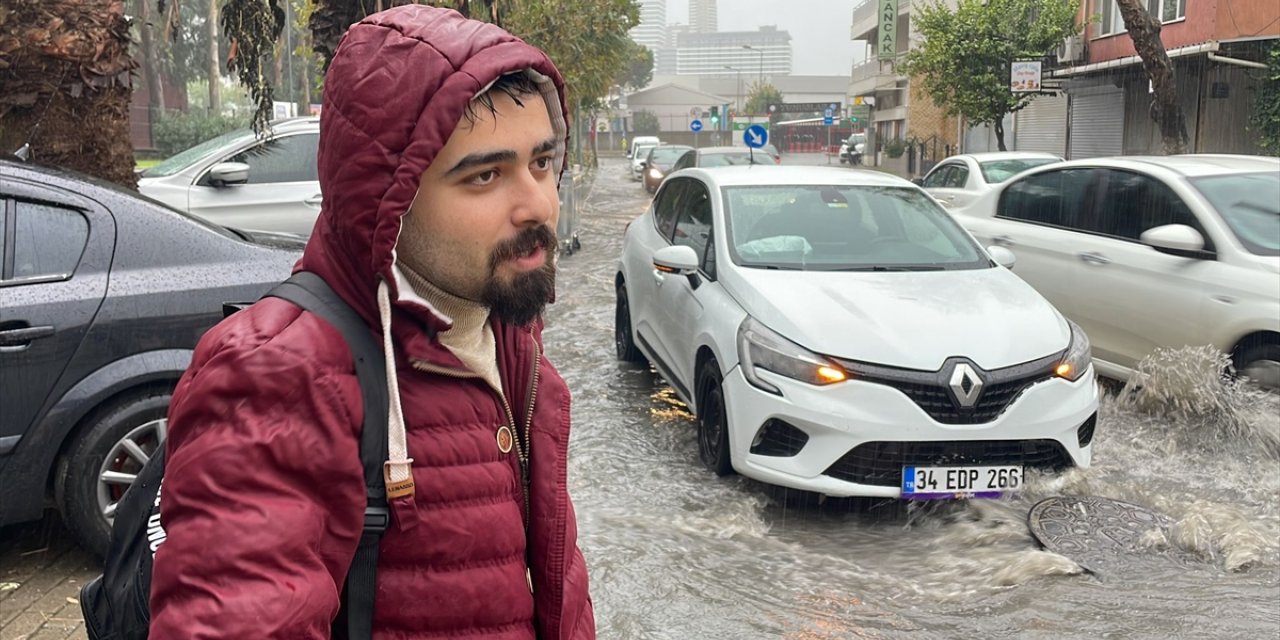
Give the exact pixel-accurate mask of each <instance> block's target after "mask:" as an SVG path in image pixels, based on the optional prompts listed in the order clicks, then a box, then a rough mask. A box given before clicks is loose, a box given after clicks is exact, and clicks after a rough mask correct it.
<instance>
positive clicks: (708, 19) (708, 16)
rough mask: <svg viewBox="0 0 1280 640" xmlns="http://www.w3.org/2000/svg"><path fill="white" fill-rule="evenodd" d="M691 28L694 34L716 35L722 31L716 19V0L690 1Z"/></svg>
mask: <svg viewBox="0 0 1280 640" xmlns="http://www.w3.org/2000/svg"><path fill="white" fill-rule="evenodd" d="M689 27H690V28H691V29H692V30H693V32H694V33H715V32H717V31H719V30H720V21H719V19H718V18H717V17H716V0H689Z"/></svg>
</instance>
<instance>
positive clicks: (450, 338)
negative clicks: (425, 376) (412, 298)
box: [398, 261, 502, 395]
mask: <svg viewBox="0 0 1280 640" xmlns="http://www.w3.org/2000/svg"><path fill="white" fill-rule="evenodd" d="M398 266H399V267H400V271H401V272H402V273H403V274H404V276H405V279H406V280H408V281H409V286H411V287H413V292H414V293H416V294H418V295H419V296H421V297H422V299H423V300H426V301H427V302H429V303H431V306H433V307H435V308H436V309H438V310H439V311H440V312H441V313H443V314H445V315H446V316H449V317H450V318H452V319H453V326H452V327H450V328H449V330H448V331H441V332H440V333H439V334H437V335H436V339H438V340H439V341H440V344H443V345H444V346H445V347H446V348H448V349H449V351H451V352H452V353H453V355H455V356H457V357H458V359H459V360H461V361H462V363H463V364H465V365H467V368H469V369H471V370H472V371H474V372H475V373H476V375H478V376H480V377H481V378H482V379H484V381H485V382H487V383H489V386H490V387H493V389H494V391H497V392H498V394H499V395H501V394H502V380H501V378H499V377H498V352H497V347H496V346H495V345H494V341H493V328H491V327H490V326H489V307H486V306H484V305H483V304H480V303H479V302H475V301H472V300H467V299H465V298H459V297H458V296H455V295H453V294H451V293H449V292H447V291H444V290H443V289H441V288H440V287H437V286H435V285H433V284H431V283H430V282H428V281H427V279H426V278H424V277H422V276H421V275H420V274H418V273H417V272H416V271H414V270H413V269H411V268H409V266H408V265H406V264H405V263H404V262H403V261H401V262H400V263H399V265H398Z"/></svg>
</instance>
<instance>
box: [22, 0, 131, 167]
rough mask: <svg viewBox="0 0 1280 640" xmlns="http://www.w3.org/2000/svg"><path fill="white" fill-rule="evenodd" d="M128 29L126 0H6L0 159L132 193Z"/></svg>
mask: <svg viewBox="0 0 1280 640" xmlns="http://www.w3.org/2000/svg"><path fill="white" fill-rule="evenodd" d="M129 44H130V38H129V23H128V21H127V20H126V19H125V9H124V0H107V1H100V2H84V1H83V0H5V3H4V9H3V10H0V155H2V156H5V157H9V155H10V154H11V153H13V152H14V151H16V150H17V149H18V148H19V147H21V146H22V145H23V144H30V145H31V149H30V151H31V161H32V162H34V163H37V164H42V165H46V166H57V167H64V168H68V169H74V170H76V171H81V172H84V173H87V174H90V175H93V176H97V177H99V178H103V179H106V180H110V181H112V182H115V183H117V184H121V185H125V186H129V187H133V186H134V185H136V184H137V179H136V178H135V176H134V173H133V146H132V145H131V144H130V142H129V99H130V96H131V95H132V90H131V88H130V77H129V74H130V72H131V71H132V70H133V69H134V68H135V67H136V66H137V63H136V62H134V60H133V58H132V57H130V55H129Z"/></svg>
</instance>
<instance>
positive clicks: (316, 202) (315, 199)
mask: <svg viewBox="0 0 1280 640" xmlns="http://www.w3.org/2000/svg"><path fill="white" fill-rule="evenodd" d="M302 202H303V203H304V204H309V205H311V206H313V207H318V206H320V203H322V202H324V194H321V193H317V194H315V195H314V196H311V197H310V198H306V199H304V200H303V201H302Z"/></svg>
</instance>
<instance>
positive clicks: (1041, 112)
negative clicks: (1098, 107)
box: [1014, 94, 1067, 157]
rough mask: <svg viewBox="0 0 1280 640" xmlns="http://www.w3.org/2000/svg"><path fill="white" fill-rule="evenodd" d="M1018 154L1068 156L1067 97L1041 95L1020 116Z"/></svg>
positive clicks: (1017, 120) (1018, 123) (1017, 116)
mask: <svg viewBox="0 0 1280 640" xmlns="http://www.w3.org/2000/svg"><path fill="white" fill-rule="evenodd" d="M1014 117H1015V118H1016V123H1017V124H1016V126H1017V140H1018V151H1040V152H1043V153H1052V154H1054V155H1059V156H1063V157H1066V153H1067V96H1065V95H1063V94H1058V95H1056V96H1039V97H1037V98H1036V99H1035V100H1032V101H1031V104H1029V105H1027V106H1026V107H1023V108H1022V109H1021V110H1019V111H1018V112H1017V113H1016V114H1014Z"/></svg>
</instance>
